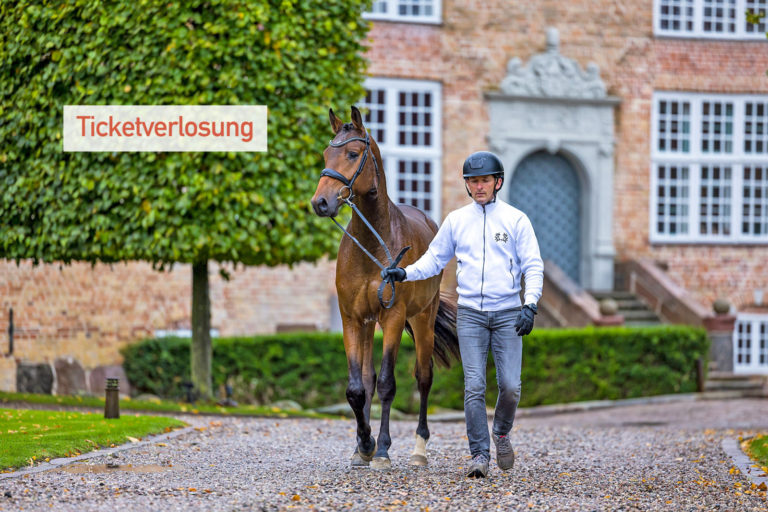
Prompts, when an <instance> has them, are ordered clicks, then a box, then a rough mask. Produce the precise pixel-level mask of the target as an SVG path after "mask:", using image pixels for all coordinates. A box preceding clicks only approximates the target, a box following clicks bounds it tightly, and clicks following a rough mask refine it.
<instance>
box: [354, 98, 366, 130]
mask: <svg viewBox="0 0 768 512" xmlns="http://www.w3.org/2000/svg"><path fill="white" fill-rule="evenodd" d="M352 124H353V125H354V127H355V128H357V129H358V130H360V131H361V132H363V133H365V127H364V126H363V116H361V115H360V111H359V110H357V107H356V106H354V105H352Z"/></svg>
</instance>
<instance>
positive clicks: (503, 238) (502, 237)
mask: <svg viewBox="0 0 768 512" xmlns="http://www.w3.org/2000/svg"><path fill="white" fill-rule="evenodd" d="M494 240H496V241H497V242H504V243H507V240H509V235H508V234H506V233H496V236H495V237H494Z"/></svg>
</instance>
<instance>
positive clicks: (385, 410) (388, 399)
mask: <svg viewBox="0 0 768 512" xmlns="http://www.w3.org/2000/svg"><path fill="white" fill-rule="evenodd" d="M379 321H380V322H381V327H382V330H383V331H384V352H383V355H382V358H381V370H380V371H379V380H378V388H379V400H380V401H381V427H380V429H379V439H378V442H377V444H376V455H374V457H373V460H372V461H371V468H373V469H379V470H386V469H390V468H391V467H392V462H391V461H390V459H389V447H390V446H391V445H392V438H391V437H390V436H389V411H390V409H391V408H392V401H393V400H394V399H395V391H396V389H397V388H396V385H395V363H396V362H397V351H398V350H399V348H400V339H401V338H402V336H403V328H404V327H405V311H400V312H398V311H393V310H389V311H388V312H387V315H386V317H385V318H381V319H379Z"/></svg>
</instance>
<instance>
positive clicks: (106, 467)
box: [59, 464, 173, 474]
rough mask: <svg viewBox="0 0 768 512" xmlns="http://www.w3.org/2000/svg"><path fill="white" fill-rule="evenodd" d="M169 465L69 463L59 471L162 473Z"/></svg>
mask: <svg viewBox="0 0 768 512" xmlns="http://www.w3.org/2000/svg"><path fill="white" fill-rule="evenodd" d="M171 469H173V468H172V467H171V466H161V465H159V464H139V465H136V466H134V465H133V464H120V465H118V464H114V465H112V464H71V465H69V466H64V467H63V468H60V470H59V471H64V472H65V473H75V474H85V473H119V472H126V473H162V472H163V471H170V470H171Z"/></svg>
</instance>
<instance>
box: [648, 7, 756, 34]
mask: <svg viewBox="0 0 768 512" xmlns="http://www.w3.org/2000/svg"><path fill="white" fill-rule="evenodd" d="M661 4H662V0H653V33H654V34H655V35H657V36H664V37H667V36H669V37H685V38H697V39H700V38H705V39H737V40H738V39H750V40H753V39H758V40H766V35H765V31H762V32H761V31H760V30H759V29H758V27H757V26H755V32H747V18H746V15H745V13H746V11H747V0H736V6H735V11H736V20H735V22H736V31H735V32H733V33H730V32H714V31H713V32H705V31H704V7H705V5H704V0H693V30H692V31H690V32H689V31H686V30H684V29H680V30H674V29H670V28H667V29H663V28H661ZM764 20H765V18H764Z"/></svg>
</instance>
